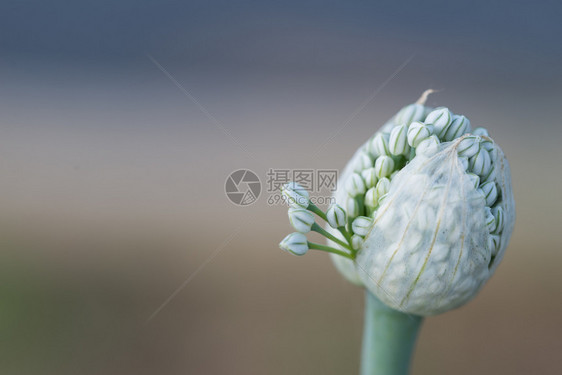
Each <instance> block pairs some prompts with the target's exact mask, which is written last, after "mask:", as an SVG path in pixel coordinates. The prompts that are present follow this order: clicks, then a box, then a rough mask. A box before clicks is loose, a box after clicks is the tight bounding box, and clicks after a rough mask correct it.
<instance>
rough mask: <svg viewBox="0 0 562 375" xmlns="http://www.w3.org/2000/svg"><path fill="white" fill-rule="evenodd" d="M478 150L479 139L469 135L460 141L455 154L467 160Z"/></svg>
mask: <svg viewBox="0 0 562 375" xmlns="http://www.w3.org/2000/svg"><path fill="white" fill-rule="evenodd" d="M479 150H480V137H478V136H474V135H469V136H466V137H464V138H463V139H462V140H461V141H460V143H459V145H458V147H457V152H458V153H459V156H466V157H467V158H470V157H472V156H474V155H476V153H477V152H478V151H479Z"/></svg>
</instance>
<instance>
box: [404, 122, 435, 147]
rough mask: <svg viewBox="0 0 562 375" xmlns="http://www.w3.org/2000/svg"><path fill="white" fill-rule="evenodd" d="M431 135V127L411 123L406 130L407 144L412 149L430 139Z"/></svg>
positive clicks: (421, 123) (419, 123)
mask: <svg viewBox="0 0 562 375" xmlns="http://www.w3.org/2000/svg"><path fill="white" fill-rule="evenodd" d="M432 134H433V125H427V124H424V123H423V122H419V121H416V122H413V123H412V124H411V125H410V127H409V128H408V144H409V145H410V146H412V147H418V145H419V144H420V142H421V141H423V140H424V139H427V138H429V137H431V135H432Z"/></svg>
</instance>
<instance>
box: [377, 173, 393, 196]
mask: <svg viewBox="0 0 562 375" xmlns="http://www.w3.org/2000/svg"><path fill="white" fill-rule="evenodd" d="M375 189H376V190H377V195H378V197H379V198H380V197H382V196H383V195H385V194H386V193H388V190H390V180H389V179H388V178H381V179H380V180H379V182H377V186H376V187H375Z"/></svg>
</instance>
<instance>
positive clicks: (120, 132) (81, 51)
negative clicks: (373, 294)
mask: <svg viewBox="0 0 562 375" xmlns="http://www.w3.org/2000/svg"><path fill="white" fill-rule="evenodd" d="M561 14H562V7H561V6H560V5H559V3H557V2H541V3H540V4H538V3H532V2H525V3H524V2H521V3H520V2H513V1H510V2H508V1H503V2H502V1H493V2H489V1H471V2H465V3H461V2H451V1H425V2H411V3H406V2H402V1H392V2H391V1H376V2H367V1H347V2H344V1H292V0H290V1H284V2H271V1H241V2H230V1H188V2H177V1H131V0H122V1H117V2H110V1H98V2H76V1H62V0H57V1H51V2H41V1H20V2H5V3H4V4H2V6H1V11H0V82H1V84H0V173H1V176H2V177H1V191H2V194H1V195H0V205H1V207H2V210H1V213H0V220H1V225H0V233H1V235H0V240H1V241H2V247H1V251H0V257H1V259H0V337H1V338H2V339H1V340H0V372H1V373H3V374H51V373H52V374H86V375H87V374H108V375H111V374H141V375H142V374H353V373H357V371H358V363H359V348H360V340H361V330H362V308H363V293H362V290H361V289H359V288H357V287H354V286H352V285H350V284H348V283H347V282H346V281H344V280H343V279H342V277H341V276H340V275H339V274H338V273H337V272H336V271H335V269H334V268H333V266H332V265H331V262H330V260H329V258H328V257H327V256H325V255H324V254H309V255H307V256H305V257H302V258H297V257H293V256H289V255H288V254H286V253H284V252H282V251H281V250H279V248H278V247H277V244H278V242H279V241H280V240H281V239H282V238H283V237H284V236H285V235H286V234H287V233H289V232H290V231H291V229H290V225H289V223H288V220H287V214H286V208H285V207H283V206H281V205H273V206H272V205H269V204H268V203H267V197H268V193H267V191H265V190H266V185H265V181H266V179H267V176H266V175H267V171H268V170H269V169H270V168H274V169H275V168H277V169H295V168H299V169H302V168H318V169H340V168H342V167H343V166H344V165H345V163H346V162H347V160H348V159H349V157H350V156H351V155H352V154H353V152H354V151H355V150H356V148H357V147H358V146H359V145H360V144H362V143H363V142H364V141H365V140H366V139H367V138H368V137H369V136H371V134H373V133H374V132H375V131H376V130H377V129H378V128H379V126H381V125H382V124H383V123H384V122H385V121H386V120H387V119H388V118H390V117H391V116H392V115H393V114H394V113H395V112H396V111H397V110H398V109H400V108H401V107H402V106H403V105H406V104H409V103H412V102H414V101H415V100H416V99H417V98H418V97H419V95H420V94H421V93H422V92H423V91H424V90H425V89H428V88H433V89H441V90H442V91H441V92H439V93H437V94H434V95H432V96H431V97H430V98H429V101H428V104H429V105H433V106H437V105H443V106H448V107H449V108H450V109H451V110H452V111H453V112H455V113H459V114H464V115H466V116H468V117H469V119H470V120H471V122H472V124H473V126H486V127H487V128H488V129H489V130H490V133H491V135H492V137H494V138H495V139H496V140H497V141H498V142H499V144H500V145H501V147H502V148H503V150H504V152H505V153H506V155H507V157H508V159H509V161H510V163H511V167H512V174H513V187H514V191H515V198H516V203H517V210H518V211H517V214H518V217H517V223H516V228H515V232H514V234H513V237H512V239H511V244H510V246H509V248H508V251H507V253H506V256H505V258H504V261H503V264H502V265H501V266H500V267H499V269H498V271H497V273H496V275H495V276H494V277H493V278H492V280H491V281H490V282H489V283H488V284H487V285H486V287H485V288H484V289H483V291H482V292H481V293H480V294H479V295H478V297H477V298H476V299H475V300H474V301H472V302H471V303H470V304H468V305H466V306H465V307H462V308H460V309H458V310H455V311H452V312H449V313H446V314H443V315H440V316H437V317H432V318H429V319H427V320H426V322H425V323H424V326H423V328H422V331H421V334H420V337H419V342H418V349H417V352H416V355H415V359H414V363H413V374H451V373H455V374H474V373H479V374H485V373H494V374H498V373H506V374H507V373H509V374H529V373H540V374H558V373H560V372H561V371H562V358H561V357H560V355H559V353H560V352H561V350H562V342H561V337H562V318H561V317H562V301H561V296H562V293H561V291H562V290H561V289H562V288H561V285H562V275H561V273H560V267H561V265H562V263H561V261H562V254H561V251H560V250H561V248H562V239H561V236H560V214H559V213H560V211H561V209H562V200H561V199H560V198H559V197H560V186H561V185H562V174H561V173H560V172H561V167H560V155H561V151H560V147H559V143H560V142H561V141H562V127H561V125H560V123H561V122H560V109H561V104H562V90H561V89H562V72H561V64H562V43H560V37H561V36H562V24H561V23H560V15H561ZM237 169H251V170H252V171H254V172H255V173H256V174H257V175H258V176H259V178H260V179H261V181H262V194H261V196H260V197H259V199H258V201H257V202H256V203H254V204H252V205H248V206H244V207H242V206H237V205H234V204H232V203H231V202H230V201H229V200H228V199H227V197H226V195H225V181H226V179H227V177H228V175H229V174H230V173H231V172H232V171H234V170H237Z"/></svg>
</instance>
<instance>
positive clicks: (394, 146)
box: [388, 125, 410, 155]
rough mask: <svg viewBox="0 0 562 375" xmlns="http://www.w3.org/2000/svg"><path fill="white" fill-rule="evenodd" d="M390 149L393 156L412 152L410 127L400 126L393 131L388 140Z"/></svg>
mask: <svg viewBox="0 0 562 375" xmlns="http://www.w3.org/2000/svg"><path fill="white" fill-rule="evenodd" d="M388 149H389V151H390V153H391V154H392V155H402V154H407V153H408V152H410V147H409V145H408V126H406V125H399V126H396V127H395V128H394V129H392V131H391V132H390V138H389V140H388Z"/></svg>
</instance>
